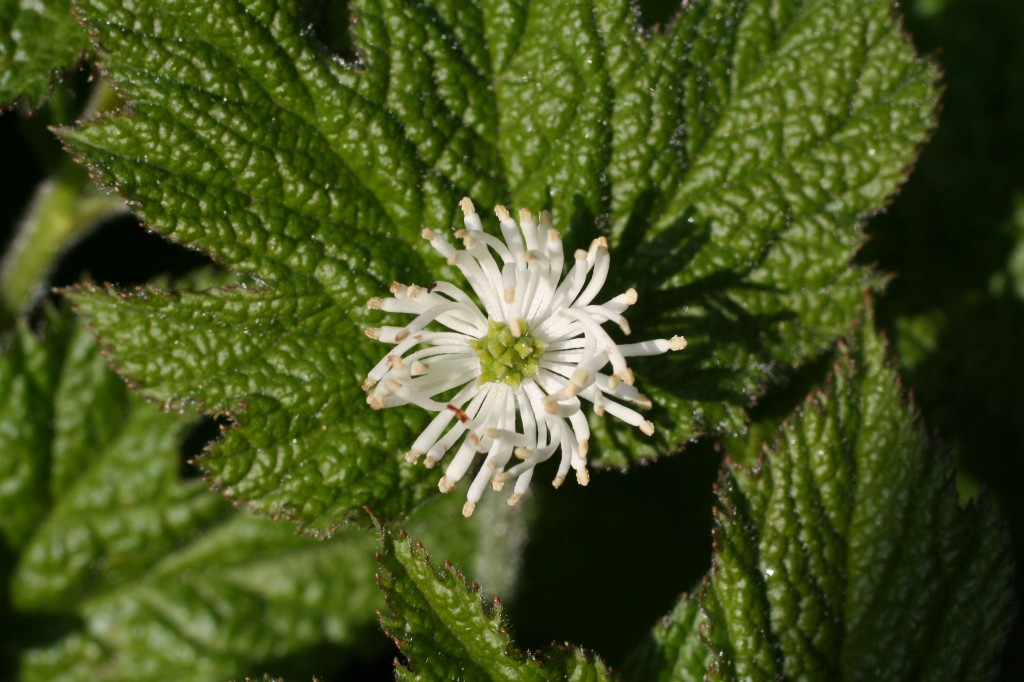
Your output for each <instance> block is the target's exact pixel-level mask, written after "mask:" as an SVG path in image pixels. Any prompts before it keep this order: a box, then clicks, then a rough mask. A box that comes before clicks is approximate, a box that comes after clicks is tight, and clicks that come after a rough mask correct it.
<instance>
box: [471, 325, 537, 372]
mask: <svg viewBox="0 0 1024 682" xmlns="http://www.w3.org/2000/svg"><path fill="white" fill-rule="evenodd" d="M519 329H520V331H521V332H522V333H521V334H520V335H519V338H516V337H515V336H513V335H512V330H511V329H509V327H508V325H507V324H505V323H504V322H495V321H494V320H489V321H488V322H487V334H486V335H485V336H483V337H482V338H479V339H477V340H476V341H470V342H469V345H470V347H472V348H473V350H474V351H476V356H477V357H478V358H480V380H479V381H480V383H481V384H486V383H488V382H491V381H503V382H505V383H506V384H508V385H509V386H511V387H512V388H519V384H520V383H522V381H523V379H529V378H530V377H532V376H533V375H535V374H536V373H537V371H538V370H539V369H540V358H541V356H542V355H544V348H545V347H546V346H545V344H544V342H543V341H541V340H540V339H537V338H535V337H533V336H531V335H530V328H529V327H527V326H526V323H525V322H522V321H520V323H519Z"/></svg>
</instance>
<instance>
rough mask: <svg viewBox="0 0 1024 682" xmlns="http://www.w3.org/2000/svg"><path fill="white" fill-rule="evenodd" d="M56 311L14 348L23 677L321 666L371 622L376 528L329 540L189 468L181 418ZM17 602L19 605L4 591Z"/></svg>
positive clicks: (10, 558) (14, 507)
mask: <svg viewBox="0 0 1024 682" xmlns="http://www.w3.org/2000/svg"><path fill="white" fill-rule="evenodd" d="M70 319H71V318H70V317H67V316H58V315H56V314H52V313H51V314H48V316H47V324H46V334H45V336H44V337H43V338H41V339H39V338H36V337H35V336H34V335H32V334H31V333H30V332H28V331H26V330H25V328H24V327H20V328H19V329H18V331H17V335H16V336H15V338H13V339H12V340H11V342H10V346H9V348H8V349H7V350H6V352H5V353H4V354H3V355H2V356H0V415H2V418H0V452H2V453H3V457H0V481H3V485H2V486H0V542H2V545H3V546H4V547H5V552H4V554H3V555H0V565H2V567H3V571H2V573H0V577H2V579H3V580H4V581H5V583H6V584H5V586H4V592H5V593H6V594H7V595H9V599H10V601H9V603H7V604H5V605H4V608H11V609H12V612H10V613H5V614H4V623H5V626H4V637H3V638H4V640H5V644H4V656H5V657H8V656H10V657H14V658H15V659H16V660H17V664H16V665H17V668H18V670H19V671H20V673H19V674H20V678H19V679H23V680H55V679H60V680H133V681H138V680H167V679H176V680H210V679H226V678H228V677H231V676H241V675H244V674H259V673H261V672H263V671H265V670H270V671H274V672H291V673H294V674H302V675H304V676H307V677H308V676H309V675H310V674H312V672H314V671H315V670H316V666H317V665H318V664H319V665H323V664H324V662H325V658H324V656H325V655H330V656H331V658H329V659H326V660H328V661H330V662H332V663H333V662H336V658H337V656H338V654H337V650H336V649H335V650H334V651H333V653H332V651H331V649H329V648H328V647H329V646H330V645H335V646H337V645H341V644H351V643H352V642H353V641H355V639H356V638H357V636H358V635H360V634H365V633H367V632H370V631H371V630H372V616H373V611H374V608H375V607H376V606H377V604H378V602H379V595H378V594H377V591H376V590H375V589H374V588H373V585H372V575H373V570H374V567H373V562H372V560H371V547H372V546H373V537H372V535H370V534H365V533H359V534H356V533H355V532H350V533H348V534H344V535H339V536H338V537H337V538H335V540H333V541H331V542H327V543H322V542H317V541H315V540H312V539H310V538H306V537H303V536H298V535H296V534H295V533H294V529H293V528H292V527H291V525H290V524H285V523H273V522H270V521H267V520H263V519H257V518H255V517H252V516H250V515H245V514H240V513H238V512H236V511H234V510H233V509H232V508H231V507H230V505H228V504H227V503H226V502H225V501H224V500H223V499H222V498H221V497H220V496H218V495H215V494H213V493H211V492H209V491H208V490H206V486H205V485H204V484H203V483H202V482H201V481H197V480H192V481H182V480H180V474H179V467H180V454H179V447H180V440H181V436H182V431H183V427H184V426H185V422H184V420H183V419H182V417H180V416H178V415H174V414H166V413H160V412H157V411H156V410H154V409H153V408H152V407H151V406H149V405H147V404H146V403H144V402H143V401H142V400H141V399H139V398H132V397H130V395H129V393H128V391H127V389H126V388H125V387H124V385H123V382H121V380H120V379H119V378H118V377H117V376H116V375H115V374H114V373H113V372H111V371H110V370H109V369H107V367H106V365H105V363H104V361H103V359H102V358H101V357H100V355H99V353H98V349H97V347H96V345H95V343H94V342H93V341H92V339H91V337H90V336H89V335H88V334H87V333H85V332H83V331H82V330H81V329H79V328H77V326H76V325H74V324H73V323H72V322H70V321H69V320H70ZM5 601H6V600H5Z"/></svg>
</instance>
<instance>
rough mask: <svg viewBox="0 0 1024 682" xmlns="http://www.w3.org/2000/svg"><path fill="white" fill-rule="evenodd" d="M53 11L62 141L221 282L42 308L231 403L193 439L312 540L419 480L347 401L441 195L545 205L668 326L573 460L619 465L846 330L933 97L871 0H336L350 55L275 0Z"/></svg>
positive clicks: (143, 382) (140, 379) (688, 433)
mask: <svg viewBox="0 0 1024 682" xmlns="http://www.w3.org/2000/svg"><path fill="white" fill-rule="evenodd" d="M81 8H82V11H83V14H84V16H85V19H86V21H87V22H88V24H89V26H90V28H91V29H92V31H93V32H94V33H95V35H96V38H97V41H98V45H99V47H100V48H101V53H102V57H101V61H102V63H103V65H104V67H105V68H106V70H107V71H108V72H109V75H110V77H111V79H112V80H113V82H114V83H116V84H117V86H118V87H119V88H121V89H122V90H123V91H124V92H125V94H126V97H127V99H128V100H129V102H130V107H131V109H130V115H122V116H113V117H108V118H106V119H103V120H101V121H100V122H97V123H93V124H89V125H87V126H85V127H82V128H79V129H74V130H67V131H64V133H63V135H64V139H65V140H66V141H67V143H68V144H69V145H70V147H71V148H72V150H73V151H74V152H75V153H76V154H77V155H78V156H80V157H81V158H82V159H83V160H84V161H85V162H86V163H88V164H89V166H90V167H91V168H92V170H93V171H94V173H95V174H96V175H97V176H98V177H99V178H100V179H101V180H102V181H103V182H105V183H106V184H108V185H111V186H113V187H115V188H116V189H117V190H118V191H119V192H121V193H122V194H123V195H124V196H125V197H126V198H127V199H128V200H129V201H130V202H131V203H132V205H133V206H134V207H135V209H136V210H137V212H138V213H139V215H140V216H141V217H142V218H143V219H144V220H145V221H146V223H147V224H148V225H149V227H151V228H152V229H154V230H156V231H158V232H160V233H162V234H164V235H166V236H167V237H168V238H170V239H172V240H175V241H178V242H181V243H184V244H187V245H190V246H193V247H195V248H198V249H201V250H203V251H205V252H206V253H208V254H210V255H211V256H212V257H213V258H215V259H216V260H218V261H219V262H221V263H222V264H223V265H225V266H226V267H228V268H229V269H231V270H233V271H235V272H236V273H238V274H239V275H241V276H242V278H243V281H245V282H247V283H248V286H244V287H240V288H236V289H219V290H210V291H206V292H195V293H184V294H174V295H171V294H168V293H166V292H162V291H159V290H156V289H148V290H143V291H139V292H136V293H134V294H117V293H115V292H112V291H107V292H104V291H101V290H96V289H87V290H82V291H79V292H77V293H75V294H73V295H72V297H73V299H74V301H75V303H76V305H77V307H78V309H79V310H80V311H81V312H83V313H84V314H85V315H86V316H87V317H88V318H89V320H90V324H91V325H92V327H93V329H95V330H96V331H97V332H98V334H99V335H100V337H101V338H102V339H103V341H104V343H105V344H106V346H107V347H108V349H109V350H110V352H111V353H112V356H113V357H114V361H115V363H116V364H117V365H118V367H119V368H120V370H121V371H122V372H123V373H124V374H125V375H126V376H128V377H130V378H131V379H132V380H133V381H134V382H135V383H136V384H137V385H138V387H139V388H140V389H141V390H142V392H143V393H144V394H145V395H147V396H149V397H150V398H152V399H154V400H156V401H159V402H163V403H167V402H170V403H181V404H185V403H196V404H199V405H200V406H201V407H202V408H203V409H204V410H207V411H209V412H213V413H221V414H231V415H233V417H234V418H235V420H236V421H237V422H238V428H236V429H234V430H233V431H232V432H230V434H229V436H228V437H227V438H226V439H225V441H224V442H223V443H222V444H219V445H217V446H216V447H215V448H214V449H213V450H212V452H211V454H210V456H209V457H208V458H207V459H206V460H204V466H205V467H206V468H207V469H208V470H209V471H210V473H211V475H212V476H213V478H214V479H215V480H217V481H218V482H219V483H220V484H221V485H222V488H223V490H224V492H225V493H226V494H228V495H229V496H230V497H232V498H235V499H237V500H240V501H246V502H247V503H248V504H249V506H250V507H251V508H253V509H256V510H259V511H262V512H264V513H268V514H286V515H290V516H292V517H294V518H295V519H296V521H297V522H298V523H299V524H300V525H301V526H302V527H304V528H305V529H307V530H308V531H309V532H312V533H326V532H330V530H331V529H332V528H334V527H335V526H336V524H337V523H339V522H340V521H341V520H343V519H346V518H352V517H354V516H356V515H358V514H359V513H360V510H361V508H362V506H363V505H370V506H371V507H372V508H373V509H374V510H375V512H376V513H378V514H381V515H383V516H385V517H388V518H391V517H395V516H398V515H401V514H403V513H406V512H407V511H408V510H409V509H410V508H411V507H412V506H413V505H415V504H417V503H418V502H419V501H420V500H423V499H425V497H426V496H427V495H428V494H429V492H430V490H431V486H430V483H429V482H428V481H427V480H426V477H425V474H424V473H423V472H422V471H421V470H410V469H409V468H408V466H407V465H405V464H403V463H402V462H401V459H400V458H401V455H402V453H403V451H404V450H405V449H407V448H408V446H409V445H410V444H411V442H412V440H413V438H414V436H415V434H416V433H417V432H418V431H419V429H421V428H422V426H423V425H424V424H425V415H424V414H422V412H421V411H420V410H418V409H417V408H414V407H406V408H402V409H397V410H387V411H384V412H373V411H371V410H369V409H368V408H367V406H365V405H364V404H363V402H362V400H361V399H360V392H359V389H358V387H359V384H360V383H361V380H362V377H363V376H364V375H365V373H366V372H367V371H368V369H369V368H370V367H371V366H372V365H373V364H374V363H375V362H376V360H377V359H378V358H379V357H380V356H381V355H382V354H383V350H382V348H383V347H382V346H380V345H378V344H374V343H373V342H371V341H369V340H367V339H364V338H362V337H361V335H360V328H361V327H362V326H366V325H368V323H369V322H368V320H369V317H368V316H367V315H366V313H365V312H364V311H363V309H362V306H363V304H364V302H365V300H366V299H367V298H369V297H371V296H374V295H380V294H382V293H383V292H385V291H386V289H387V286H388V284H389V282H390V281H391V280H392V279H399V280H402V281H410V280H411V281H418V282H420V283H423V284H426V283H429V282H430V281H431V280H432V279H434V278H436V277H437V274H434V275H430V274H429V273H430V272H434V273H438V272H439V273H441V274H442V275H443V276H446V277H447V276H450V275H451V274H452V272H451V271H450V269H448V268H447V267H446V266H443V264H442V263H441V262H440V259H439V258H436V257H435V256H434V255H433V254H428V255H426V256H424V257H423V258H422V259H421V258H420V256H419V253H420V252H422V251H423V249H422V245H421V240H420V239H419V237H418V234H419V231H420V228H421V227H422V226H423V225H424V224H429V225H435V226H441V227H442V228H443V227H448V226H454V225H455V224H456V217H455V212H456V208H455V207H456V201H457V199H458V198H459V197H460V196H462V195H470V196H472V197H473V198H474V200H476V201H477V203H478V204H480V205H482V206H487V205H489V204H492V203H495V202H499V201H500V202H504V203H511V204H512V205H514V206H519V207H523V206H526V207H530V208H532V209H535V210H536V209H541V208H546V209H550V210H551V211H552V213H553V215H554V219H555V223H556V226H558V227H559V228H560V229H561V230H562V231H563V232H564V233H566V235H567V238H568V239H569V241H570V242H571V243H575V244H578V245H585V244H586V243H587V242H589V240H590V239H591V238H593V237H594V236H597V235H598V234H607V235H608V236H609V237H610V239H611V242H612V256H613V263H614V267H613V275H612V280H611V282H610V284H609V292H608V295H609V296H610V295H613V294H615V293H617V292H618V291H620V290H624V289H625V288H627V287H629V286H636V287H637V288H638V290H639V293H640V302H639V304H638V305H637V306H636V307H635V308H634V310H633V311H632V312H631V315H630V319H631V321H632V323H633V328H634V330H635V334H636V336H637V337H655V336H670V335H672V334H676V333H682V334H685V335H686V336H687V337H688V338H689V339H690V348H689V349H688V350H687V351H685V352H684V353H676V354H673V355H672V357H664V358H654V359H639V360H638V361H637V363H636V367H635V369H636V373H637V376H638V385H640V386H641V387H642V388H643V390H644V391H645V392H647V393H650V394H651V395H652V397H653V398H654V402H655V405H656V408H655V410H654V413H653V414H652V419H653V420H654V421H655V422H656V423H657V424H658V425H659V430H658V432H657V434H656V436H655V438H654V439H653V440H652V439H647V438H646V437H644V436H642V435H639V434H638V432H636V430H635V429H632V428H630V427H627V426H624V425H621V424H615V423H614V420H601V419H599V418H597V417H593V418H592V420H593V429H594V433H595V435H594V439H593V441H592V444H593V446H594V447H593V449H592V453H593V454H592V458H593V459H594V461H595V463H596V464H597V465H599V466H600V465H605V466H624V465H627V464H629V463H630V462H632V461H635V460H637V459H640V458H645V457H653V456H656V455H658V454H660V453H663V452H666V451H670V450H672V449H674V448H676V447H677V446H678V445H679V444H680V443H682V442H684V441H686V440H688V439H691V438H693V437H695V436H696V435H697V434H698V433H700V432H701V431H704V430H707V429H712V430H728V429H735V428H738V427H740V426H741V425H742V422H743V419H744V409H743V408H744V407H745V406H746V405H747V404H748V403H749V402H750V401H751V400H753V399H754V398H755V397H756V396H757V395H758V394H760V393H761V392H762V391H763V390H764V387H765V386H766V385H767V384H768V383H769V382H771V381H772V380H773V379H775V378H776V377H778V376H779V375H782V374H785V373H786V372H787V371H789V369H790V368H792V367H793V366H794V365H797V364H800V363H802V362H804V361H806V360H807V359H808V358H810V357H813V356H814V355H816V354H818V353H820V352H822V350H823V349H825V348H826V347H827V346H828V344H829V343H831V342H832V340H833V339H834V338H836V337H837V336H839V335H840V334H842V333H843V331H844V330H845V329H847V328H848V325H849V323H850V322H851V320H853V319H854V318H855V317H856V315H857V310H858V306H859V300H860V295H861V291H862V290H863V289H864V288H865V287H867V286H874V285H876V284H878V281H877V279H876V278H874V277H873V276H872V275H871V274H870V273H869V272H868V271H866V270H864V269H858V268H851V267H850V266H849V260H850V258H851V256H852V255H853V253H854V252H855V251H856V249H857V248H858V246H859V245H860V243H861V239H862V236H861V232H860V225H861V222H862V221H863V220H864V218H865V217H866V216H867V215H869V214H870V213H872V212H875V211H877V210H879V209H880V208H881V207H882V206H883V204H884V202H885V201H886V200H887V198H888V197H889V196H890V195H891V194H892V192H893V191H895V189H896V187H897V186H898V184H899V182H900V181H901V180H902V179H903V177H904V175H905V173H906V169H907V167H908V166H909V164H910V163H911V162H912V160H913V158H914V154H915V152H916V148H917V146H918V145H919V144H920V143H921V142H922V140H923V139H924V137H925V135H926V132H927V130H928V128H929V126H930V125H931V121H932V109H933V107H934V103H935V91H934V87H933V82H934V80H935V77H936V76H935V72H934V70H933V68H932V67H931V66H930V65H929V64H927V63H926V62H924V61H922V60H920V59H918V58H917V57H916V56H915V55H914V53H913V50H912V48H911V46H910V44H909V42H908V41H907V40H906V39H905V37H904V36H903V35H902V33H901V31H900V26H899V23H898V21H897V20H896V18H895V16H894V14H893V10H892V8H891V7H890V6H889V3H887V2H885V1H884V0H871V1H869V2H854V1H853V0H805V1H798V0H781V1H776V2H769V1H768V0H744V1H740V0H708V1H707V2H702V3H698V4H696V5H694V4H689V3H688V4H686V5H685V6H684V7H683V8H682V9H681V10H680V11H679V13H678V15H677V16H676V18H675V19H674V20H673V21H672V22H671V23H670V24H669V25H668V26H667V27H666V29H665V30H664V31H659V32H656V33H654V34H652V35H648V34H646V33H644V32H643V31H641V30H640V29H639V28H638V27H637V25H636V19H635V17H634V16H633V14H632V11H631V8H630V5H629V3H627V2H625V1H622V0H619V1H612V0H594V1H593V2H588V3H584V4H573V5H571V6H568V7H567V6H565V4H564V3H556V2H540V1H537V2H530V3H522V4H513V5H508V4H507V3H499V2H490V1H481V2H475V3H470V4H466V3H464V2H461V1H456V0H437V1H435V2H430V3H409V2H405V1H403V0H382V1H380V2H374V1H371V0H365V1H362V2H356V3H353V4H352V9H353V12H354V16H355V17H357V21H355V23H354V29H353V41H354V44H355V46H356V50H357V58H356V59H354V60H353V59H349V58H345V57H341V56H338V55H335V54H332V53H331V52H330V51H329V48H328V47H327V46H325V45H324V44H321V43H319V42H318V41H317V40H316V36H315V32H311V31H307V30H305V29H304V25H303V19H304V18H303V15H302V14H301V12H300V10H299V9H298V8H297V7H296V6H295V4H294V3H283V2H272V1H270V0H246V1H243V0H236V1H234V2H229V3H218V4H217V5H216V6H215V7H208V6H207V4H206V3H204V2H202V1H201V0H182V1H181V2H175V3H122V2H115V1H114V0H82V2H81ZM199 15H201V16H203V18H204V20H203V21H202V22H199V23H198V24H197V22H196V21H195V17H196V16H199ZM375 322H376V320H375Z"/></svg>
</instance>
